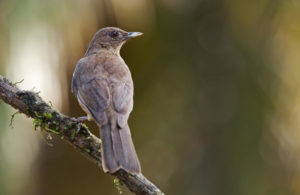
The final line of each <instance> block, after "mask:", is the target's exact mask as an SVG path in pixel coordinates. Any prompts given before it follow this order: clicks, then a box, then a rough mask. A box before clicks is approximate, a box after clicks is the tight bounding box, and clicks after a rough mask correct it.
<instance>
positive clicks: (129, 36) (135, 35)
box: [124, 32, 143, 40]
mask: <svg viewBox="0 0 300 195" xmlns="http://www.w3.org/2000/svg"><path fill="white" fill-rule="evenodd" d="M142 34H143V33H141V32H129V33H128V34H127V35H126V36H124V40H127V39H130V38H133V37H137V36H141V35H142Z"/></svg>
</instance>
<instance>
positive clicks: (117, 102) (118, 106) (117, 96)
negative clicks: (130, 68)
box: [111, 82, 133, 128]
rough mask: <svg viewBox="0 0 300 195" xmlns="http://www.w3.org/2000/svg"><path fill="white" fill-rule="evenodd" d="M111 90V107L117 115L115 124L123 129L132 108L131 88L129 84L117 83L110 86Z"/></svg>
mask: <svg viewBox="0 0 300 195" xmlns="http://www.w3.org/2000/svg"><path fill="white" fill-rule="evenodd" d="M111 90H112V102H113V107H114V109H115V111H116V112H117V113H118V114H117V116H118V119H117V123H118V125H119V127H121V128H123V127H124V126H125V125H126V124H127V120H128V117H129V114H130V112H131V111H132V108H133V87H132V84H131V83H125V82H117V83H114V84H112V87H111Z"/></svg>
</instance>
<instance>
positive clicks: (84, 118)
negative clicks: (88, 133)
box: [72, 116, 89, 123]
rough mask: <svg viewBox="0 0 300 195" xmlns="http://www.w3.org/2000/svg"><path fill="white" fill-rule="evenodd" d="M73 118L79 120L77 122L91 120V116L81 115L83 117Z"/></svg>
mask: <svg viewBox="0 0 300 195" xmlns="http://www.w3.org/2000/svg"><path fill="white" fill-rule="evenodd" d="M72 119H73V120H75V121H77V122H80V123H81V122H83V121H87V120H89V117H88V116H81V117H78V118H72Z"/></svg>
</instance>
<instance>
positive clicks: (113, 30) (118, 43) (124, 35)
mask: <svg viewBox="0 0 300 195" xmlns="http://www.w3.org/2000/svg"><path fill="white" fill-rule="evenodd" d="M142 34H143V33H140V32H126V31H124V30H122V29H120V28H117V27H105V28H102V29H100V30H99V31H98V32H97V33H96V34H95V35H94V37H93V39H92V40H91V42H90V45H89V47H88V50H87V52H86V56H88V55H91V54H93V53H97V52H99V51H100V50H109V51H112V52H114V53H119V51H120V49H121V47H122V45H123V44H124V43H125V42H126V41H127V40H128V39H131V38H133V37H137V36H140V35H142Z"/></svg>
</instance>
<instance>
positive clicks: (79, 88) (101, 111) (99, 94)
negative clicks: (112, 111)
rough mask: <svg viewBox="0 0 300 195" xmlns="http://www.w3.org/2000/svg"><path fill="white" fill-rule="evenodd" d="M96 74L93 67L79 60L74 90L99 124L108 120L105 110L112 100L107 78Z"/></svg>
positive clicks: (73, 83) (74, 77)
mask: <svg viewBox="0 0 300 195" xmlns="http://www.w3.org/2000/svg"><path fill="white" fill-rule="evenodd" d="M96 76H97V75H94V74H93V69H91V68H89V67H88V66H84V62H79V63H78V64H77V66H76V70H75V72H74V75H73V80H72V91H73V92H74V93H75V95H76V97H77V99H78V101H79V103H80V104H81V106H83V107H84V108H85V111H88V112H89V114H90V115H92V117H93V118H94V120H95V121H96V122H97V123H98V124H99V125H104V124H106V123H107V121H108V120H107V115H106V112H105V110H106V109H107V108H108V106H109V102H110V95H109V88H108V83H107V81H106V79H104V78H101V77H96Z"/></svg>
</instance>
